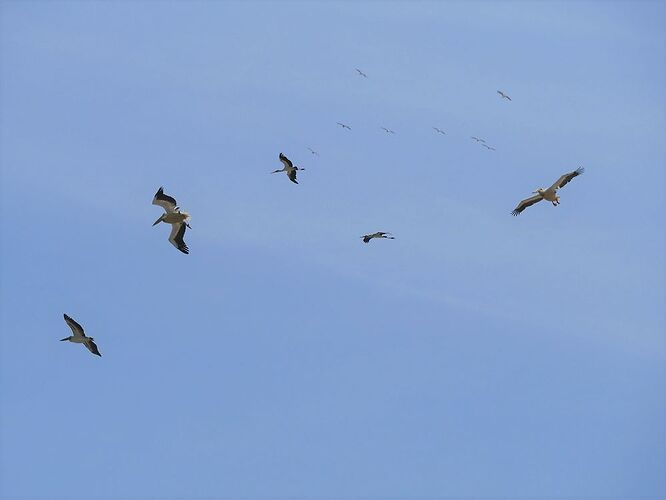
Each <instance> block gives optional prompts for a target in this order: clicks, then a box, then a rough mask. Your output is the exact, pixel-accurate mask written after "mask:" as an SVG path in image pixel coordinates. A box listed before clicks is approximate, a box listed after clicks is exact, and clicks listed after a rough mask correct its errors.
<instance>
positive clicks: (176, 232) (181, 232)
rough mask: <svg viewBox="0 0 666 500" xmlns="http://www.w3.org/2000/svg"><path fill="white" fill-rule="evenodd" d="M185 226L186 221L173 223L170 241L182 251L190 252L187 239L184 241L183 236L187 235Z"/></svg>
mask: <svg viewBox="0 0 666 500" xmlns="http://www.w3.org/2000/svg"><path fill="white" fill-rule="evenodd" d="M185 228H186V226H185V223H184V222H180V223H178V224H171V234H170V235H169V241H170V242H171V244H172V245H173V246H175V247H176V248H177V249H178V250H180V251H181V252H183V253H190V249H189V248H187V245H186V244H185V241H183V236H185Z"/></svg>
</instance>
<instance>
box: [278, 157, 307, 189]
mask: <svg viewBox="0 0 666 500" xmlns="http://www.w3.org/2000/svg"><path fill="white" fill-rule="evenodd" d="M280 161H281V162H282V164H283V165H284V167H282V168H281V169H280V170H273V171H272V172H271V173H272V174H277V173H278V172H287V177H289V180H290V181H291V182H293V183H294V184H298V181H297V180H296V172H297V171H298V170H305V169H304V168H298V167H295V166H294V164H293V163H292V162H291V160H290V159H289V158H287V157H286V156H285V155H283V154H282V153H280Z"/></svg>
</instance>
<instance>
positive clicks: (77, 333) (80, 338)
mask: <svg viewBox="0 0 666 500" xmlns="http://www.w3.org/2000/svg"><path fill="white" fill-rule="evenodd" d="M63 316H64V317H65V323H67V324H68V325H69V327H70V328H71V329H72V333H73V334H74V335H71V336H69V337H65V338H64V339H60V341H61V342H63V341H65V340H69V341H70V342H74V343H76V344H83V345H85V346H86V347H87V348H88V350H89V351H90V352H92V353H93V354H95V355H96V356H100V357H101V356H102V355H101V354H100V353H99V349H97V345H96V344H95V339H94V338H92V337H86V334H85V333H84V331H83V327H82V326H81V325H79V324H78V323H77V322H76V321H74V320H73V319H72V318H70V317H69V316H67V315H66V314H63Z"/></svg>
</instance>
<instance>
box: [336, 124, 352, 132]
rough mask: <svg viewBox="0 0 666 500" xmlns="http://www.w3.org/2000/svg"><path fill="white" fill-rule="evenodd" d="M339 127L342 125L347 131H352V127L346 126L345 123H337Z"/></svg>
mask: <svg viewBox="0 0 666 500" xmlns="http://www.w3.org/2000/svg"><path fill="white" fill-rule="evenodd" d="M336 123H337V124H338V125H340V126H341V127H342V128H346V129H347V130H351V127H350V126H349V125H345V124H344V123H340V122H336Z"/></svg>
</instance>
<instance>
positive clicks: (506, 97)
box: [497, 90, 511, 101]
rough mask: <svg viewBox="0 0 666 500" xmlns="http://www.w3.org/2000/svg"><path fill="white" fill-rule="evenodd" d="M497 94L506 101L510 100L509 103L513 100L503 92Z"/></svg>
mask: <svg viewBox="0 0 666 500" xmlns="http://www.w3.org/2000/svg"><path fill="white" fill-rule="evenodd" d="M497 93H498V94H499V95H501V96H502V98H504V99H508V100H509V101H510V100H511V98H510V97H509V96H508V95H506V94H505V93H504V92H502V91H501V90H498V91H497Z"/></svg>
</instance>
